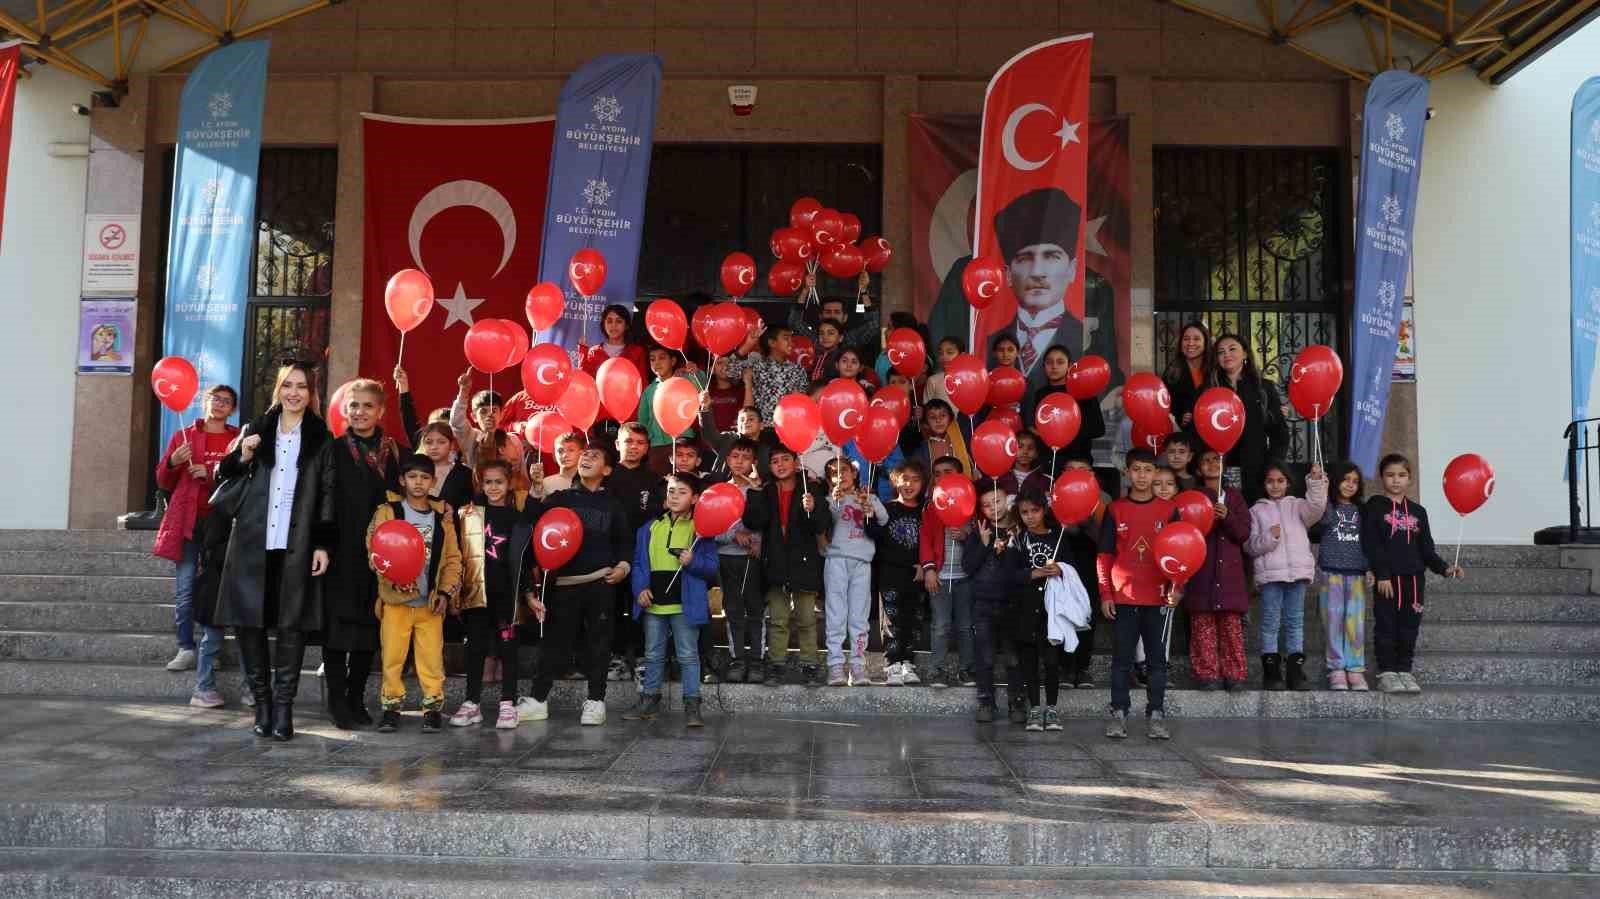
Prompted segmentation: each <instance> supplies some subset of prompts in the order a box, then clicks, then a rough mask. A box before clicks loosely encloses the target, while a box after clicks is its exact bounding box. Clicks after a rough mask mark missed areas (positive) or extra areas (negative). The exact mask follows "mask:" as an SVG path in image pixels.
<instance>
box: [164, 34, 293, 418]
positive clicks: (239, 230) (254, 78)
mask: <svg viewBox="0 0 1600 899" xmlns="http://www.w3.org/2000/svg"><path fill="white" fill-rule="evenodd" d="M268 43H269V42H267V41H245V42H242V43H236V44H231V45H229V46H227V47H223V48H221V49H219V50H215V51H213V52H211V53H210V54H208V55H206V56H205V57H204V58H202V59H201V60H200V64H199V65H198V66H196V67H195V70H194V71H193V72H192V73H190V75H189V80H188V81H186V82H184V85H183V96H182V98H181V99H180V101H179V107H178V150H177V162H176V169H175V171H174V173H173V179H172V230H171V232H170V233H169V234H168V235H167V307H166V319H165V332H164V333H163V334H162V355H164V356H182V357H183V358H185V359H187V360H189V362H190V364H192V365H193V366H194V368H195V371H196V372H198V373H199V375H200V391H199V392H198V393H197V394H196V395H195V400H194V403H193V405H191V406H190V407H189V408H188V409H185V410H184V411H183V412H181V413H179V412H172V411H170V410H168V409H166V408H165V407H163V408H162V410H161V443H160V444H158V445H159V446H166V445H167V441H168V440H169V439H170V438H171V437H172V435H173V433H175V432H176V431H178V430H179V429H180V428H182V427H183V426H184V425H185V424H188V423H189V422H190V421H192V420H194V418H196V417H197V416H199V415H201V414H202V412H203V410H201V408H200V403H201V402H202V399H201V395H202V394H203V393H204V391H205V389H206V387H208V386H210V385H212V384H218V383H221V384H228V385H230V386H232V387H234V388H236V389H238V391H239V393H240V394H241V395H243V394H246V393H248V392H249V391H248V389H247V387H248V385H244V384H241V383H239V381H240V378H241V377H242V374H241V370H242V362H243V356H244V327H245V314H246V308H245V306H246V298H247V297H248V296H249V282H250V268H251V267H250V255H251V253H253V252H254V251H255V237H256V234H255V232H256V227H255V225H256V222H255V208H256V170H257V167H258V163H259V162H260V159H261V109H262V106H263V105H264V102H265V99H266V93H267V48H268Z"/></svg>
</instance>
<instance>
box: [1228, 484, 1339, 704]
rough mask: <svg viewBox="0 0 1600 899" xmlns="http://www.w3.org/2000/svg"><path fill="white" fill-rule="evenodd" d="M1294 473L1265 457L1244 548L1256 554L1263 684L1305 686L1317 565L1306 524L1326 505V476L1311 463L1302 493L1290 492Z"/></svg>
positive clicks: (1273, 687) (1319, 516)
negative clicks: (1309, 593)
mask: <svg viewBox="0 0 1600 899" xmlns="http://www.w3.org/2000/svg"><path fill="white" fill-rule="evenodd" d="M1292 477H1293V476H1292V474H1291V473H1290V471H1289V468H1288V466H1286V465H1284V464H1283V463H1282V462H1268V463H1267V464H1266V467H1265V468H1264V469H1263V471H1262V489H1263V490H1264V491H1265V493H1266V496H1264V497H1262V498H1261V499H1258V500H1256V502H1255V505H1253V506H1251V507H1250V518H1251V525H1250V540H1249V542H1247V543H1246V544H1245V551H1246V552H1248V553H1249V554H1250V555H1251V556H1252V557H1253V558H1254V559H1255V575H1256V584H1257V585H1258V586H1259V587H1260V588H1261V652H1262V655H1261V671H1262V676H1261V680H1262V687H1263V688H1265V689H1267V690H1282V689H1283V688H1284V687H1285V682H1287V686H1288V688H1289V689H1290V690H1297V691H1299V690H1309V689H1311V685H1310V684H1309V683H1308V682H1307V681H1306V671H1305V663H1306V654H1305V618H1306V586H1307V585H1308V584H1310V583H1311V575H1312V574H1313V573H1314V572H1315V570H1316V564H1317V560H1316V557H1315V556H1313V555H1312V554H1311V538H1310V537H1309V536H1308V535H1307V533H1306V529H1307V528H1308V527H1310V526H1311V525H1314V524H1316V523H1317V522H1319V521H1321V520H1322V511H1323V510H1324V509H1326V508H1327V506H1328V476H1327V475H1326V474H1324V473H1323V471H1322V466H1321V465H1313V466H1311V473H1310V474H1309V475H1307V476H1306V495H1305V497H1304V498H1301V497H1298V496H1294V495H1292V494H1291V493H1290V489H1291V488H1292V486H1293V480H1292ZM1280 621H1281V622H1282V626H1283V649H1284V653H1283V654H1281V655H1280V654H1279V652H1278V646H1279V643H1278V627H1279V622H1280Z"/></svg>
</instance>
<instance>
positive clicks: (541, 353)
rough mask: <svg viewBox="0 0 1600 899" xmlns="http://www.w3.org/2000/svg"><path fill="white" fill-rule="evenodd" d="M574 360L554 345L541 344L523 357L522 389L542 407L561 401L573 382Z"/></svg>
mask: <svg viewBox="0 0 1600 899" xmlns="http://www.w3.org/2000/svg"><path fill="white" fill-rule="evenodd" d="M572 373H573V370H572V359H571V358H570V357H569V356H567V351H566V350H564V349H562V348H561V347H560V346H558V345H556V344H553V343H541V344H539V345H538V346H536V347H534V348H533V349H531V350H529V351H528V355H526V356H524V357H522V389H523V390H526V391H528V396H531V397H533V401H534V402H536V403H538V404H539V405H541V406H549V405H551V404H553V403H555V401H556V400H559V399H561V394H562V393H563V392H565V391H566V389H567V385H568V384H569V383H570V382H571V380H572Z"/></svg>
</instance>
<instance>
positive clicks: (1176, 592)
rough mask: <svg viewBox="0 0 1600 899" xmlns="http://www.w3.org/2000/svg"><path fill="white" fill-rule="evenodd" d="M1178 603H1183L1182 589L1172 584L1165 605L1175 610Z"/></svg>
mask: <svg viewBox="0 0 1600 899" xmlns="http://www.w3.org/2000/svg"><path fill="white" fill-rule="evenodd" d="M1180 602H1183V588H1182V587H1180V586H1178V585H1177V584H1173V585H1172V590H1171V592H1169V593H1168V594H1167V605H1169V606H1172V607H1173V608H1177V605H1178V603H1180Z"/></svg>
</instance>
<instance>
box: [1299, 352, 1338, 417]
mask: <svg viewBox="0 0 1600 899" xmlns="http://www.w3.org/2000/svg"><path fill="white" fill-rule="evenodd" d="M1342 383H1344V363H1343V362H1341V361H1340V360H1339V354H1338V353H1335V352H1334V351H1333V350H1332V349H1331V348H1330V347H1326V346H1323V345H1322V344H1320V343H1318V344H1313V345H1311V346H1308V347H1306V348H1305V349H1303V350H1301V351H1300V355H1298V356H1295V357H1294V366H1293V367H1292V368H1290V369H1289V402H1291V403H1293V404H1294V408H1295V411H1297V412H1299V413H1300V414H1301V415H1302V416H1304V417H1306V418H1309V419H1317V418H1321V417H1322V416H1324V415H1327V414H1328V407H1329V406H1332V405H1333V398H1334V396H1336V395H1337V394H1338V393H1339V385H1340V384H1342Z"/></svg>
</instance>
